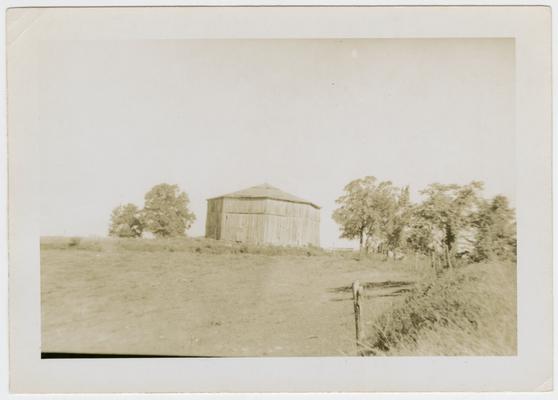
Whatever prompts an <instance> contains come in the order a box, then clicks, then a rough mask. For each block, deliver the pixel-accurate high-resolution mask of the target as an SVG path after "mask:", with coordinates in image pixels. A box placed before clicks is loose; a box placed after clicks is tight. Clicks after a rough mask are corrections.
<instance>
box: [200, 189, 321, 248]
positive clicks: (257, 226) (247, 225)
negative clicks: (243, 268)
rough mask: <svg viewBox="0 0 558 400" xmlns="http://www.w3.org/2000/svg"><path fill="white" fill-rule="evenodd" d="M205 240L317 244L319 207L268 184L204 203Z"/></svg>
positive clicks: (292, 244)
mask: <svg viewBox="0 0 558 400" xmlns="http://www.w3.org/2000/svg"><path fill="white" fill-rule="evenodd" d="M205 237H207V238H212V239H217V240H229V241H234V242H241V243H255V244H273V245H281V246H305V245H313V246H319V245H320V207H318V206H317V205H316V204H314V203H312V202H310V201H307V200H304V199H301V198H299V197H296V196H293V195H292V194H289V193H286V192H283V191H282V190H280V189H277V188H275V187H273V186H271V185H268V184H263V185H258V186H253V187H251V188H248V189H244V190H240V191H238V192H234V193H229V194H225V195H223V196H219V197H214V198H211V199H208V200H207V220H206V223H205Z"/></svg>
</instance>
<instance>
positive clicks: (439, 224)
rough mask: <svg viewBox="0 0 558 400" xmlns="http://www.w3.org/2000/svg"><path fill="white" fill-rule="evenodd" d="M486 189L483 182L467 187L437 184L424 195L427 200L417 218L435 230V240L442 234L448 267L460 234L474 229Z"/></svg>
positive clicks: (424, 191)
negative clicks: (476, 215)
mask: <svg viewBox="0 0 558 400" xmlns="http://www.w3.org/2000/svg"><path fill="white" fill-rule="evenodd" d="M482 188H483V184H482V183H481V182H476V181H473V182H471V183H470V184H468V185H463V186H460V185H455V184H450V185H443V184H439V183H434V184H432V185H429V186H428V187H427V188H426V189H424V190H423V191H421V194H422V195H423V196H424V197H425V199H424V201H423V203H422V204H421V205H420V206H419V207H418V208H417V210H416V212H417V216H418V217H419V218H420V219H422V220H423V221H426V223H427V224H428V226H430V227H431V229H432V237H433V238H434V237H435V236H436V234H437V233H440V235H441V244H442V247H443V248H444V249H445V252H446V259H447V263H448V265H449V264H450V261H449V256H450V255H453V254H454V251H455V248H454V246H455V243H456V239H457V237H458V234H459V232H460V231H462V230H463V229H466V228H467V227H468V226H470V225H471V223H472V219H473V216H474V215H475V213H476V212H477V211H478V208H479V204H480V202H481V200H480V196H479V192H480V191H481V190H482Z"/></svg>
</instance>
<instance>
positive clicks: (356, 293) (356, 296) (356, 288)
mask: <svg viewBox="0 0 558 400" xmlns="http://www.w3.org/2000/svg"><path fill="white" fill-rule="evenodd" d="M361 294H362V287H361V286H360V282H359V281H358V280H357V281H354V282H353V307H354V310H355V332H356V347H357V354H358V355H359V356H362V355H364V354H363V352H362V342H361V340H362V337H363V332H362V328H361V326H360V317H361V315H360V296H361Z"/></svg>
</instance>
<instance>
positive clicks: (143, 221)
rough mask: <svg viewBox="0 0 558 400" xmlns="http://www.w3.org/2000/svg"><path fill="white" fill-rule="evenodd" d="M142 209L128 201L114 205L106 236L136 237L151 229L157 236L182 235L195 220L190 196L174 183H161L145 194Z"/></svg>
mask: <svg viewBox="0 0 558 400" xmlns="http://www.w3.org/2000/svg"><path fill="white" fill-rule="evenodd" d="M144 200H145V202H144V206H143V208H142V209H140V208H139V207H138V206H136V205H135V204H132V203H128V204H124V205H120V206H118V207H116V208H115V209H114V210H113V211H112V214H111V217H110V227H109V236H116V237H128V238H137V237H141V236H142V235H143V233H144V232H151V233H152V234H153V235H154V236H155V237H157V238H165V237H173V236H184V235H185V234H186V231H187V230H188V229H189V228H190V227H191V226H192V223H193V222H194V221H195V220H196V216H195V215H194V213H192V212H191V211H190V210H189V209H188V205H189V203H190V199H189V198H188V195H187V194H186V193H185V192H182V191H180V189H179V187H178V186H177V185H169V184H167V183H162V184H159V185H156V186H154V187H153V188H152V189H151V190H149V191H148V192H147V193H146V194H145V199H144Z"/></svg>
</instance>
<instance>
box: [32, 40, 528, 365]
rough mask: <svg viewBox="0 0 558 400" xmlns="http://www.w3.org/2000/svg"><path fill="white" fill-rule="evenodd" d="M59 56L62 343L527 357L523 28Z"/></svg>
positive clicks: (209, 351) (45, 258) (54, 282)
mask: <svg viewBox="0 0 558 400" xmlns="http://www.w3.org/2000/svg"><path fill="white" fill-rule="evenodd" d="M39 50H40V51H39V53H38V54H37V55H36V57H37V63H38V64H39V65H40V66H41V68H40V69H39V70H38V71H37V74H36V76H35V77H34V79H35V81H34V82H33V83H34V84H36V85H39V87H40V88H41V90H40V91H39V94H38V98H37V101H38V109H39V110H40V115H39V116H38V118H39V119H40V124H41V136H40V138H39V143H38V145H39V148H40V155H41V159H40V170H41V175H40V229H41V312H42V343H41V352H42V356H43V357H46V358H48V357H75V356H83V357H87V356H111V357H114V356H122V357H125V356H138V355H142V356H187V357H232V356H234V357H238V356H241V357H242V356H251V357H254V356H385V355H387V356H390V355H513V354H515V353H516V329H517V326H516V233H515V212H514V202H515V198H514V193H515V182H514V175H515V153H514V149H515V134H514V100H515V97H514V41H513V40H510V39H410V40H404V39H386V40H381V39H368V40H359V39H355V40H335V39H331V40H328V39H324V40H321V39H318V40H298V39H294V40H272V39H270V40H266V39H262V40H234V39H229V40H174V41H173V40H164V41H156V40H149V41H133V42H118V41H108V42H107V41H100V42H90V43H87V42H82V41H75V42H74V41H56V42H52V43H51V42H48V43H45V44H44V45H42V46H41V48H40V49H39Z"/></svg>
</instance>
